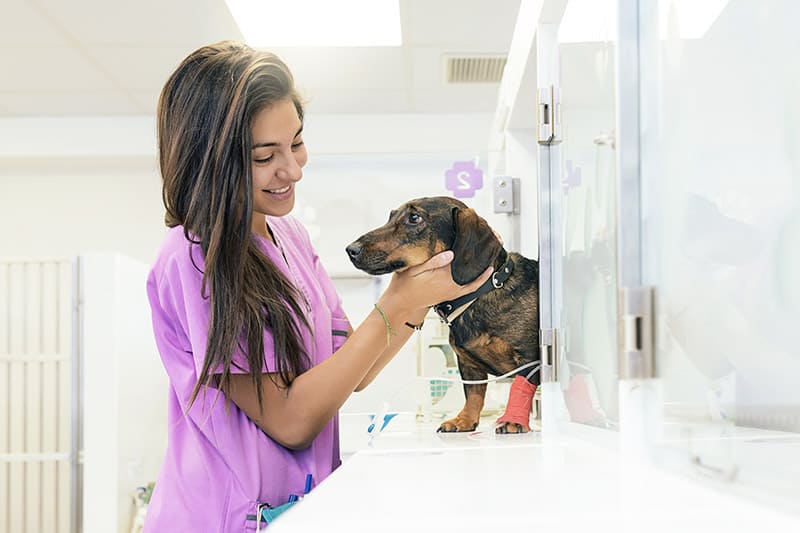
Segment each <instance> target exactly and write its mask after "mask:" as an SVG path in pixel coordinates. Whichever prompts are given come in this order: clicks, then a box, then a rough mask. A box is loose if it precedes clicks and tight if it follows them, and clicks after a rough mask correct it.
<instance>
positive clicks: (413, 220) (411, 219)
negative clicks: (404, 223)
mask: <svg viewBox="0 0 800 533" xmlns="http://www.w3.org/2000/svg"><path fill="white" fill-rule="evenodd" d="M420 222H422V217H421V216H419V215H418V214H416V213H410V214H409V215H408V223H409V224H419V223H420Z"/></svg>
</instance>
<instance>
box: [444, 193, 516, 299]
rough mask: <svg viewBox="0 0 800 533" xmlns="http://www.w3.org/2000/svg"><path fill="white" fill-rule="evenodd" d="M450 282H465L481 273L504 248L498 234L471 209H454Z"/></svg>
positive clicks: (460, 283)
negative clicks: (451, 276)
mask: <svg viewBox="0 0 800 533" xmlns="http://www.w3.org/2000/svg"><path fill="white" fill-rule="evenodd" d="M453 226H454V229H455V235H456V236H455V241H453V254H454V256H455V257H454V258H453V262H452V263H451V267H450V270H451V272H452V274H453V281H455V282H456V283H458V284H459V285H466V284H467V283H469V282H470V281H473V280H474V279H475V278H477V277H478V276H480V275H481V274H482V273H483V271H484V270H486V268H487V267H488V266H490V265H491V264H492V263H493V262H494V260H495V259H496V258H497V254H499V253H500V250H501V249H502V248H503V245H502V244H500V241H499V240H498V238H497V236H496V235H495V234H494V232H493V231H492V228H490V227H489V224H487V223H486V221H485V220H484V219H482V218H481V217H479V216H478V214H477V213H476V212H475V210H474V209H461V208H459V207H454V208H453Z"/></svg>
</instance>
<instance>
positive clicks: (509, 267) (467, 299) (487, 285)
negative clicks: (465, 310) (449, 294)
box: [433, 255, 514, 326]
mask: <svg viewBox="0 0 800 533" xmlns="http://www.w3.org/2000/svg"><path fill="white" fill-rule="evenodd" d="M512 272H514V261H512V260H511V256H510V255H509V256H508V259H507V260H506V263H505V264H504V265H503V266H502V268H500V270H495V271H494V273H493V274H492V275H491V277H490V278H489V279H487V280H486V281H485V282H484V283H483V285H481V286H480V287H478V290H476V291H475V292H471V293H469V294H465V295H464V296H461V297H460V298H456V299H455V300H450V301H448V302H442V303H440V304H437V305H434V306H433V310H434V311H436V314H437V315H439V318H441V319H442V322H444V323H445V324H447V325H448V326H449V325H450V324H452V321H453V320H455V319H456V318H458V317H459V316H460V315H461V312H459V313H458V314H457V315H456V316H453V318H452V320H451V319H450V317H451V316H452V315H454V314H455V313H456V311H458V310H459V309H461V308H462V307H465V306H467V305H469V304H471V303H472V302H474V301H475V300H477V299H478V298H480V297H481V296H483V295H484V294H486V293H487V292H489V291H493V290H494V289H499V288H500V287H502V286H503V284H504V283H505V282H506V280H507V279H508V278H510V277H511V273H512Z"/></svg>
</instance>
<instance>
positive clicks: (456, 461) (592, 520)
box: [269, 414, 800, 533]
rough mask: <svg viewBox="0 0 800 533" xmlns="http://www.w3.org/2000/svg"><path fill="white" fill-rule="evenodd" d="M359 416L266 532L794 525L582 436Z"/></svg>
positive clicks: (785, 528) (799, 526) (797, 523)
mask: <svg viewBox="0 0 800 533" xmlns="http://www.w3.org/2000/svg"><path fill="white" fill-rule="evenodd" d="M367 422H368V419H367V418H366V415H363V416H356V415H352V416H346V415H345V416H343V417H342V433H343V435H347V436H348V437H347V439H345V438H344V437H343V454H345V455H346V456H347V455H348V454H349V452H350V451H355V450H357V451H356V452H355V453H354V454H353V455H352V456H351V457H349V458H348V459H347V460H346V461H345V462H344V464H343V465H342V467H341V468H339V469H338V470H337V471H336V472H334V473H333V474H332V475H331V476H330V477H329V478H328V479H326V480H325V481H324V482H322V483H321V484H320V485H319V486H318V487H317V488H315V490H314V491H312V493H311V494H309V495H308V496H306V498H305V499H304V500H303V501H302V502H300V503H299V504H298V505H296V506H294V507H293V508H292V509H290V510H289V511H287V512H286V513H285V514H284V515H282V516H281V517H280V518H279V519H278V520H277V521H276V522H275V523H274V524H272V525H271V526H270V528H269V531H272V532H273V533H281V532H298V531H325V532H332V531H333V532H336V531H341V532H358V531H370V532H384V531H459V532H478V531H481V532H483V531H496V530H498V529H505V528H508V529H520V530H523V531H537V532H538V531H559V532H566V531H581V532H584V531H593V532H594V531H648V532H660V531H664V532H667V531H668V532H669V533H675V532H676V531H680V532H681V533H683V532H686V531H704V532H706V531H744V530H746V529H745V528H758V531H770V532H771V531H781V532H790V531H792V532H793V531H799V532H800V514H793V513H791V512H788V511H784V510H781V509H780V508H778V507H776V506H772V505H764V504H763V503H762V502H758V501H755V500H754V499H750V498H746V497H742V495H741V494H736V493H735V491H726V490H720V487H719V486H715V483H718V482H714V481H712V482H704V481H703V480H702V479H693V478H691V477H687V476H684V475H681V474H678V473H675V472H671V471H668V470H665V469H656V468H652V467H648V466H644V465H640V464H632V463H630V462H629V461H626V460H625V458H624V457H622V456H621V455H620V454H619V453H618V452H617V451H616V450H614V449H611V448H608V447H605V446H600V445H597V444H593V443H591V442H590V441H589V440H587V439H584V438H576V437H569V436H564V435H562V436H559V437H558V438H555V439H551V438H548V439H547V440H543V439H542V435H541V433H539V432H532V433H528V434H525V435H495V434H494V433H493V432H492V426H491V421H487V422H485V423H482V424H481V427H480V428H479V431H478V432H476V433H473V434H463V433H462V434H440V433H436V432H435V428H436V427H437V426H438V424H436V423H433V422H430V423H418V422H417V421H415V419H414V417H413V416H412V415H410V414H401V415H399V416H397V417H396V418H395V419H394V420H393V421H392V422H391V423H389V425H388V426H387V427H386V429H385V430H384V432H383V433H381V434H380V435H378V437H377V438H375V439H374V440H373V441H372V442H371V443H370V442H369V440H368V438H367V436H366V434H365V431H364V429H365V428H366V423H367ZM358 428H362V429H360V430H359V429H358ZM359 435H360V437H359ZM551 441H552V442H551ZM798 449H800V448H798ZM723 489H724V488H723ZM797 490H798V491H800V487H798V489H797Z"/></svg>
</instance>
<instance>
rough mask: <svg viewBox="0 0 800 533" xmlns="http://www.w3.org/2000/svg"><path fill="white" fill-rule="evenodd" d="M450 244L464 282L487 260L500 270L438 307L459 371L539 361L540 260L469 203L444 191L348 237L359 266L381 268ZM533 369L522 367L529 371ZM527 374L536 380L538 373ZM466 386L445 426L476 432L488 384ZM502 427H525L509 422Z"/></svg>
mask: <svg viewBox="0 0 800 533" xmlns="http://www.w3.org/2000/svg"><path fill="white" fill-rule="evenodd" d="M445 250H453V253H454V259H453V262H452V265H451V271H452V275H453V279H454V280H455V281H456V283H458V284H460V285H465V284H467V283H469V282H471V281H473V280H474V279H476V278H477V277H478V276H479V275H480V274H482V273H483V272H484V271H485V270H486V268H487V266H489V265H492V266H493V267H494V271H495V272H494V274H493V275H492V277H491V278H489V280H488V281H487V283H485V284H484V285H483V286H482V287H481V288H480V289H479V290H478V291H476V293H473V294H472V295H467V296H466V297H462V298H459V299H458V300H454V301H452V302H442V303H440V304H439V305H437V306H435V307H434V309H435V310H436V312H437V313H438V314H439V316H440V317H442V319H443V320H444V321H446V322H447V323H448V324H449V326H450V345H451V346H452V347H453V350H455V353H456V355H457V357H458V368H459V371H460V372H461V378H462V379H463V380H465V381H480V380H485V379H486V378H487V375H488V374H491V375H493V376H500V375H503V374H506V373H508V372H510V371H512V370H514V369H515V368H518V367H520V366H522V365H524V364H525V363H530V362H533V361H537V360H538V359H539V297H538V279H539V264H538V263H537V262H536V261H533V260H531V259H527V258H525V257H523V256H522V255H520V254H517V253H507V252H506V250H505V249H504V248H503V246H502V244H501V243H500V241H499V240H498V238H497V236H496V235H495V233H494V232H493V231H492V229H491V228H490V227H489V225H488V224H487V222H486V221H485V220H484V219H482V218H481V217H479V216H478V215H477V213H476V212H475V211H474V210H473V209H470V208H468V207H467V206H466V205H465V204H464V203H462V202H460V201H458V200H456V199H454V198H449V197H441V196H440V197H433V198H419V199H416V200H412V201H410V202H407V203H405V204H403V205H402V206H401V207H399V208H398V209H397V210H395V211H392V212H391V214H390V215H389V221H388V222H387V223H386V224H385V225H383V226H381V227H380V228H377V229H375V230H373V231H370V232H369V233H367V234H365V235H362V236H361V237H359V238H358V240H356V241H355V242H353V243H352V244H350V245H349V246H348V247H347V254H348V255H349V256H350V260H351V261H352V262H353V264H354V265H355V266H356V268H358V269H360V270H363V271H364V272H367V273H368V274H373V275H378V274H386V273H389V272H395V271H401V270H403V269H406V268H408V267H412V266H415V265H419V264H421V263H424V262H425V261H427V260H428V259H430V258H431V257H433V256H434V255H436V254H438V253H439V252H443V251H445ZM476 296H477V297H476ZM530 370H531V369H530V368H527V369H525V370H521V371H519V372H518V374H519V375H521V376H523V377H526V376H527V375H528V373H529V372H530ZM528 380H529V381H530V383H532V384H533V385H537V386H538V385H539V374H538V373H536V374H534V375H533V376H531V377H529V378H528ZM464 393H465V396H466V404H465V405H464V408H463V409H462V410H461V412H460V413H459V414H458V415H457V416H456V417H455V418H453V419H451V420H447V421H445V422H443V423H442V425H441V426H440V427H439V431H446V432H454V431H473V430H474V429H475V428H476V427H477V426H478V421H479V417H480V413H481V410H482V409H483V403H484V396H485V394H486V385H485V384H465V385H464ZM525 417H526V418H527V413H525ZM502 418H504V417H501V420H502ZM526 425H527V424H526ZM496 431H497V432H498V433H517V432H522V431H526V428H525V427H524V426H523V425H521V424H517V423H511V422H504V423H501V424H500V425H498V426H497V429H496Z"/></svg>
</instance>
